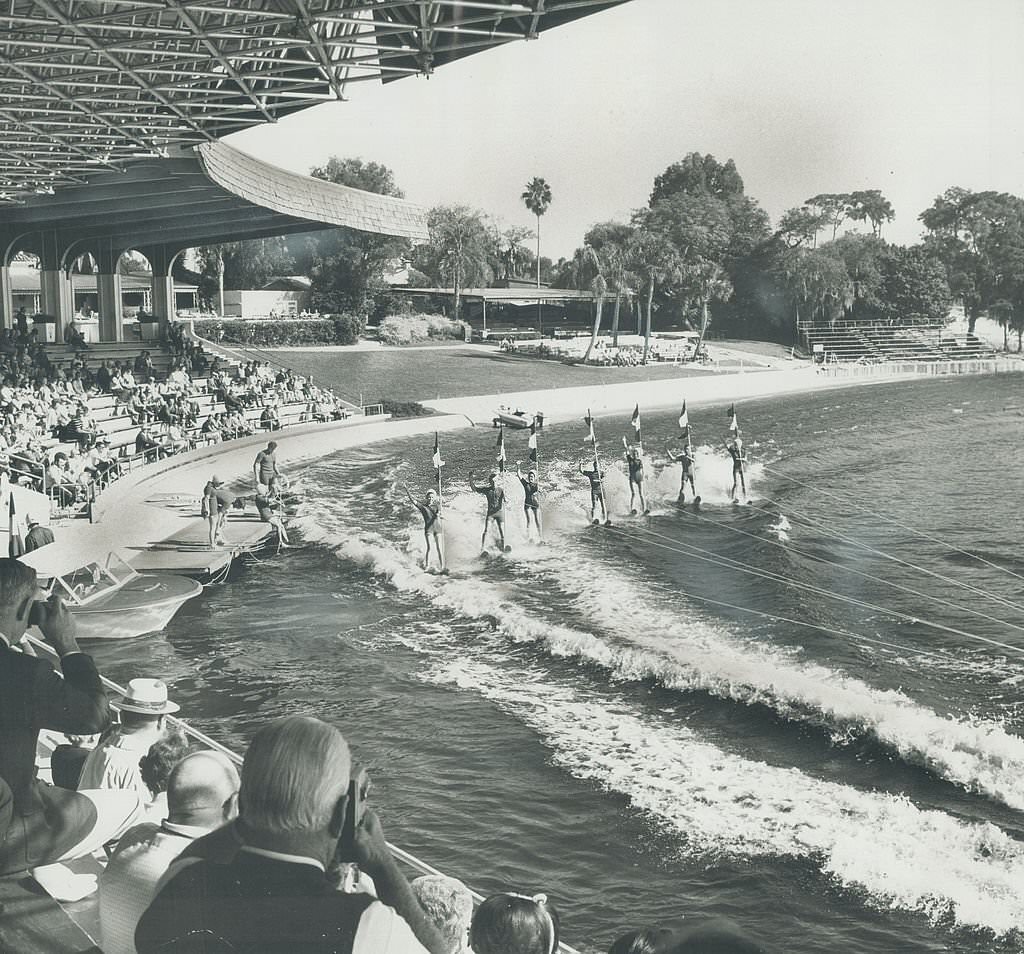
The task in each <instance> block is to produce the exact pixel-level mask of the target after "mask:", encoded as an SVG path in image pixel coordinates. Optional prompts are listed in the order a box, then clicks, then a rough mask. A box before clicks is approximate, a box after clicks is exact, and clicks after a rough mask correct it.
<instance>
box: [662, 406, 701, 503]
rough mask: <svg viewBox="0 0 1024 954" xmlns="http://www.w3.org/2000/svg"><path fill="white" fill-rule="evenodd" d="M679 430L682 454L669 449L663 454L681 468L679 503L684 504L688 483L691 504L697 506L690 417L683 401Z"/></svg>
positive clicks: (698, 498) (698, 500) (697, 498)
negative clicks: (682, 442)
mask: <svg viewBox="0 0 1024 954" xmlns="http://www.w3.org/2000/svg"><path fill="white" fill-rule="evenodd" d="M679 429H680V431H682V433H681V434H680V435H679V439H680V440H682V441H684V442H685V443H684V445H683V450H682V453H680V454H674V453H673V452H672V449H671V448H666V450H665V453H667V454H668V459H669V460H670V461H672V462H673V463H678V464H680V465H681V466H682V468H683V472H682V476H681V477H680V479H679V502H680V503H685V502H686V482H687V481H689V482H690V490H691V491H692V493H693V502H694V503H695V504H699V503H700V497H698V496H697V488H696V487H695V486H694V483H693V444H692V443H691V440H690V417H689V415H688V414H687V413H686V402H685V401H683V409H682V411H681V412H680V414H679Z"/></svg>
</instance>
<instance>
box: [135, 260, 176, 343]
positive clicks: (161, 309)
mask: <svg viewBox="0 0 1024 954" xmlns="http://www.w3.org/2000/svg"><path fill="white" fill-rule="evenodd" d="M139 251H141V252H142V254H143V255H145V256H146V258H147V259H149V266H150V268H152V269H153V304H152V310H153V314H155V315H156V316H157V318H159V319H160V324H159V325H158V326H157V327H158V337H159V338H160V340H161V341H166V340H167V325H168V323H169V322H172V321H174V319H175V317H176V314H177V313H176V309H175V307H174V278H173V276H172V275H171V271H172V269H171V265H172V264H173V262H174V258H175V256H176V255H177V254H178V252H179V251H180V250H179V249H176V248H168V247H167V246H166V245H157V246H154V247H151V248H143V249H139Z"/></svg>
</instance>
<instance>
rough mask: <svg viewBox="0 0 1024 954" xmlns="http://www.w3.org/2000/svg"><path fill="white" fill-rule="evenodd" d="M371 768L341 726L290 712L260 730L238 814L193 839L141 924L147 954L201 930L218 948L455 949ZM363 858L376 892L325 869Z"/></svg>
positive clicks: (138, 934) (408, 953)
mask: <svg viewBox="0 0 1024 954" xmlns="http://www.w3.org/2000/svg"><path fill="white" fill-rule="evenodd" d="M367 790H368V785H367V783H366V777H365V774H364V773H362V772H353V771H352V766H351V758H350V756H349V750H348V744H347V743H346V742H345V739H344V737H343V736H342V734H341V733H340V732H339V731H338V730H337V729H335V728H334V727H333V726H330V725H328V724H327V723H325V722H321V721H320V720H319V719H314V718H309V717H306V716H289V717H286V718H283V719H278V720H276V721H275V722H272V723H270V724H269V725H267V726H264V727H263V728H262V729H260V730H259V732H257V733H256V735H255V737H254V738H253V740H252V743H251V744H250V746H249V750H248V752H246V755H245V762H244V763H243V765H242V783H241V788H240V790H239V793H238V802H239V817H238V819H237V821H235V822H233V823H232V824H230V825H227V826H225V827H224V828H221V829H220V830H219V831H216V832H213V833H212V834H209V835H206V836H204V837H203V838H200V839H199V840H198V841H195V842H193V843H192V845H190V846H189V847H188V848H187V849H186V850H185V851H184V852H183V853H182V854H181V855H180V856H179V857H178V859H177V860H176V861H175V862H174V864H172V865H171V867H170V869H169V870H168V872H167V876H166V878H165V879H164V880H163V887H162V889H161V890H160V891H159V892H158V893H157V895H156V897H155V898H154V900H153V902H152V904H151V905H150V906H149V908H148V909H147V910H146V912H145V913H144V914H143V915H142V918H141V919H140V921H139V925H138V928H137V929H136V931H135V947H136V950H137V951H138V954H160V952H165V951H167V950H171V949H175V950H176V949H178V948H179V947H182V948H183V947H185V946H187V945H188V939H190V938H197V937H201V938H203V943H204V944H205V945H206V947H205V949H206V950H209V951H214V950H217V951H220V950H233V951H259V952H260V954H291V952H293V951H302V952H304V954H423V952H424V951H428V952H430V954H449V949H448V943H447V941H446V940H445V938H444V937H443V936H442V935H441V933H440V932H439V931H438V929H437V928H436V927H435V926H434V925H433V924H432V923H431V921H430V919H429V918H428V917H427V915H426V914H425V912H424V911H423V909H422V908H421V907H420V905H419V903H418V902H417V901H416V898H415V896H414V895H413V893H412V889H411V888H410V886H409V883H408V881H406V879H405V876H404V875H403V874H402V872H401V871H400V870H399V868H398V865H397V863H396V862H395V860H394V858H393V857H392V855H391V852H390V850H389V848H388V845H387V842H386V841H385V839H384V833H383V831H382V830H381V826H380V822H379V820H378V819H377V816H376V814H375V813H374V812H373V811H371V810H369V809H365V808H364V807H363V798H364V796H365V794H366V792H367ZM336 859H341V860H344V861H354V862H356V863H357V864H358V865H359V866H360V867H361V868H362V869H363V870H364V871H366V873H367V874H369V875H370V877H371V878H372V879H373V882H374V884H375V886H376V890H377V897H376V898H375V897H373V896H372V895H369V894H364V893H344V892H339V891H338V890H336V888H335V886H334V884H333V883H332V882H331V880H330V879H329V878H328V876H327V869H328V868H329V867H331V865H332V862H334V861H335V860H336Z"/></svg>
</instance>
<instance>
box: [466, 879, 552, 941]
mask: <svg viewBox="0 0 1024 954" xmlns="http://www.w3.org/2000/svg"><path fill="white" fill-rule="evenodd" d="M469 944H470V947H471V948H472V949H473V952H474V954H554V952H555V951H556V950H558V912H557V911H555V909H554V908H553V907H551V905H549V904H548V899H547V896H546V895H543V894H536V895H534V896H533V897H528V896H527V895H525V894H513V893H511V892H509V893H508V894H494V895H491V897H489V898H488V899H487V900H486V901H484V902H483V903H482V904H481V905H480V907H478V908H477V909H476V914H474V915H473V923H472V924H471V926H470V929H469Z"/></svg>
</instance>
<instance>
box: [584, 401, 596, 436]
mask: <svg viewBox="0 0 1024 954" xmlns="http://www.w3.org/2000/svg"><path fill="white" fill-rule="evenodd" d="M583 421H584V423H585V424H586V425H587V427H589V428H590V433H589V434H588V435H587V440H588V441H590V443H591V444H594V445H596V444H597V435H596V434H595V433H594V418H593V417H591V415H590V408H589V407H588V408H587V416H586V417H585V418H583Z"/></svg>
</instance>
